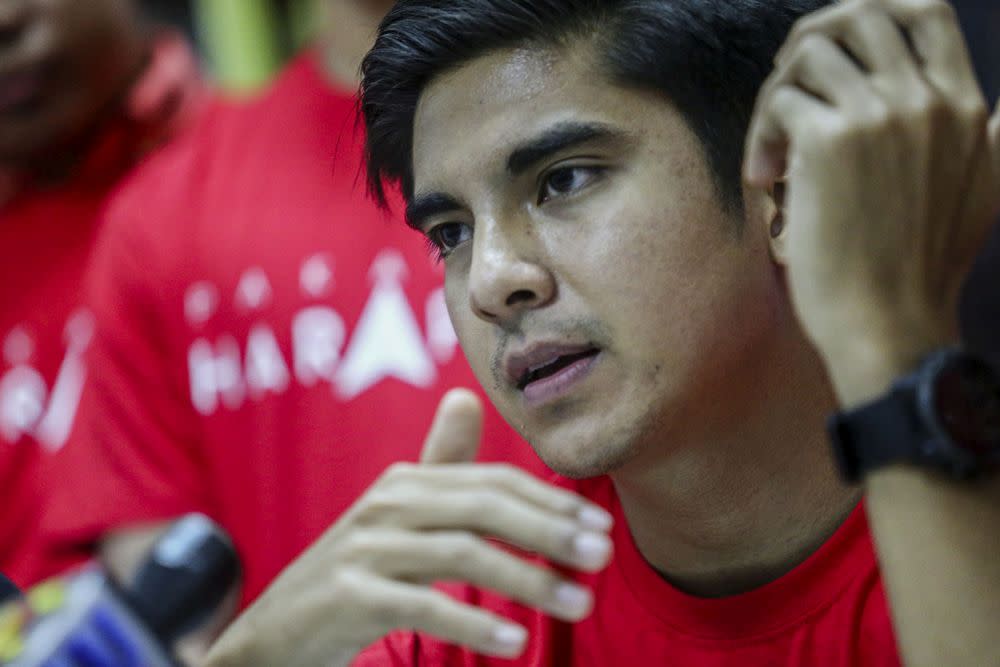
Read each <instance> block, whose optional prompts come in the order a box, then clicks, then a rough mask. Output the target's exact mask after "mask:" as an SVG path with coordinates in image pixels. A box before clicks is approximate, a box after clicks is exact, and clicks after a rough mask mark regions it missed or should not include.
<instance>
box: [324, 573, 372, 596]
mask: <svg viewBox="0 0 1000 667" xmlns="http://www.w3.org/2000/svg"><path fill="white" fill-rule="evenodd" d="M364 589H365V585H364V583H363V577H362V575H361V573H360V571H359V570H357V569H356V568H354V567H339V568H337V569H336V570H334V572H333V574H331V575H330V591H331V593H332V595H333V597H334V599H336V600H342V601H357V600H360V599H363V598H364Z"/></svg>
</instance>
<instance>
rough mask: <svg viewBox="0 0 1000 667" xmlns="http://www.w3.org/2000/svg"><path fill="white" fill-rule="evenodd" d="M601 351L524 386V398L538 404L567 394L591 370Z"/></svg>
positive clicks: (533, 404)
mask: <svg viewBox="0 0 1000 667" xmlns="http://www.w3.org/2000/svg"><path fill="white" fill-rule="evenodd" d="M600 356H601V353H600V352H598V353H597V354H595V355H593V356H591V357H585V358H583V359H580V360H579V361H574V362H573V363H572V364H570V365H569V366H567V367H566V368H563V369H562V370H560V371H559V372H558V373H556V374H555V375H550V376H548V377H547V378H543V379H541V380H536V381H535V382H532V383H531V384H529V385H528V386H527V387H525V388H524V398H525V400H526V401H527V402H528V404H529V405H532V406H539V405H543V404H545V403H548V402H549V401H554V400H555V399H557V398H561V397H563V396H565V395H566V394H568V393H569V392H570V391H572V389H573V388H574V387H575V386H576V385H577V384H578V383H580V382H582V381H583V380H584V379H585V378H586V377H587V376H588V375H590V371H591V370H593V368H594V365H595V364H596V363H597V360H598V358H599V357H600Z"/></svg>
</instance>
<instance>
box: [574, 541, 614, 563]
mask: <svg viewBox="0 0 1000 667" xmlns="http://www.w3.org/2000/svg"><path fill="white" fill-rule="evenodd" d="M573 549H574V550H575V551H576V555H577V561H579V563H580V564H581V565H584V566H588V567H600V566H601V565H604V562H605V560H606V559H607V557H608V553H609V552H610V551H611V540H609V539H608V538H607V536H606V535H601V534H599V533H580V534H578V535H577V536H576V537H574V538H573Z"/></svg>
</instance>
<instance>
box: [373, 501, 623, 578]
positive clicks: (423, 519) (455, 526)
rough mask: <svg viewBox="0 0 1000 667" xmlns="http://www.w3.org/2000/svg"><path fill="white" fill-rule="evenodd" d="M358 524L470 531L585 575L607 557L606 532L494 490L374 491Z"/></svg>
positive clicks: (603, 562)
mask: <svg viewBox="0 0 1000 667" xmlns="http://www.w3.org/2000/svg"><path fill="white" fill-rule="evenodd" d="M356 521H357V523H358V525H359V526H370V527H379V526H390V527H394V528H405V529H409V530H462V531H469V532H473V533H476V534H478V535H483V536H489V537H495V538H498V539H501V540H503V541H504V542H507V543H508V544H511V545H513V546H516V547H518V548H520V549H524V550H527V551H530V552H535V553H539V554H542V555H544V556H546V557H547V558H549V559H551V560H553V561H555V562H558V563H562V564H565V565H569V566H572V567H576V568H579V569H582V570H585V571H588V572H594V571H597V570H600V569H601V568H603V567H604V566H605V565H607V563H608V560H609V559H610V557H611V540H610V538H609V537H608V535H607V534H605V533H603V532H599V531H594V530H590V529H587V528H584V527H582V526H581V525H580V524H579V523H578V522H576V521H573V520H571V519H568V518H566V517H564V516H559V515H554V514H551V513H548V512H545V511H543V510H540V509H539V508H538V507H537V506H534V505H530V504H528V503H526V502H524V501H523V500H521V499H520V498H516V497H513V496H510V495H508V494H505V493H502V492H500V491H497V490H495V489H479V490H473V491H439V492H435V493H426V492H422V493H403V492H396V493H382V494H379V493H375V494H372V495H370V496H369V497H368V498H367V499H366V502H365V506H364V507H363V509H362V510H361V511H360V512H359V514H358V516H357V518H356Z"/></svg>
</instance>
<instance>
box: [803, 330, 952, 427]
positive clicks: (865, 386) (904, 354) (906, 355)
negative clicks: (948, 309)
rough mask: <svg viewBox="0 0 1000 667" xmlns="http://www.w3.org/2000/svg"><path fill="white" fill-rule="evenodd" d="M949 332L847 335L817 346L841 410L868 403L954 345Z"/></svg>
mask: <svg viewBox="0 0 1000 667" xmlns="http://www.w3.org/2000/svg"><path fill="white" fill-rule="evenodd" d="M955 342H956V337H955V336H953V335H951V334H950V333H945V332H934V333H929V334H924V335H918V334H916V333H901V334H899V335H895V336H887V335H881V334H880V335H853V336H851V335H846V336H842V337H840V338H839V339H838V340H836V341H831V342H830V343H828V344H826V345H823V346H821V347H819V353H820V356H821V357H822V359H823V362H824V364H825V365H826V369H827V373H828V375H829V377H830V381H831V384H832V385H833V389H834V392H835V394H836V396H837V400H838V403H839V404H840V406H841V408H852V407H855V406H858V405H861V404H863V403H866V402H868V401H871V400H873V399H875V398H877V397H879V396H881V395H882V394H884V393H885V392H886V391H888V390H889V388H890V387H891V386H892V384H893V382H895V381H896V380H897V379H898V378H899V377H901V376H903V375H906V374H907V373H910V372H912V371H913V370H914V369H916V368H917V366H919V364H920V362H921V361H922V360H923V359H925V358H926V357H927V356H928V355H930V354H931V353H932V352H934V351H935V350H938V349H940V348H943V347H947V346H950V345H954V344H955Z"/></svg>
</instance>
